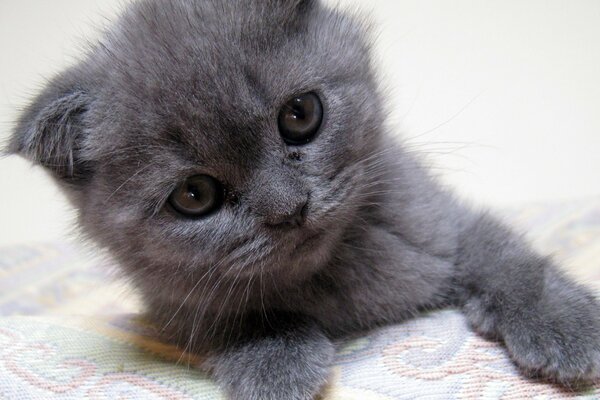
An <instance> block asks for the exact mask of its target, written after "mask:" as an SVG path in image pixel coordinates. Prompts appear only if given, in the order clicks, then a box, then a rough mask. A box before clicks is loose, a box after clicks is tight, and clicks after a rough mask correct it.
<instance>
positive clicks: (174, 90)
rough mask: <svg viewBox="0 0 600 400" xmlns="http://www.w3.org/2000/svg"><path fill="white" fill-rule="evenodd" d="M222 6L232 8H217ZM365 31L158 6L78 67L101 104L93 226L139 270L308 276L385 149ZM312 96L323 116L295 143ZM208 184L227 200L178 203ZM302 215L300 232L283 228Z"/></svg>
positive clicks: (259, 7)
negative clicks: (295, 110) (298, 107)
mask: <svg viewBox="0 0 600 400" xmlns="http://www.w3.org/2000/svg"><path fill="white" fill-rule="evenodd" d="M217 3H218V4H217ZM361 35H362V27H361V26H360V24H358V23H357V22H356V21H354V20H351V19H349V18H348V17H346V16H342V15H340V14H338V13H336V12H334V11H331V10H326V9H325V8H323V7H322V6H321V5H320V4H318V3H316V2H313V1H275V0H271V1H269V0H253V1H233V2H214V3H213V2H210V1H209V2H207V1H200V0H198V1H174V2H162V1H147V2H142V3H139V4H136V5H134V6H132V7H131V8H130V9H129V11H128V12H127V13H126V14H125V16H124V17H123V18H122V20H121V21H120V22H119V24H118V25H117V29H115V30H114V31H113V32H112V33H110V34H109V35H108V36H107V37H106V39H105V40H104V41H103V43H102V45H100V46H98V47H96V48H95V49H93V51H92V52H91V53H90V55H89V56H88V59H87V60H86V61H85V62H84V63H83V64H81V65H80V66H78V67H77V68H76V74H75V75H79V76H81V78H80V79H79V81H78V84H79V85H80V86H82V87H83V91H84V92H85V93H86V94H87V95H88V96H90V97H91V99H92V100H91V101H90V104H88V105H87V106H86V108H85V113H83V115H82V118H84V123H83V125H85V129H86V131H85V135H83V138H82V139H81V144H80V145H79V147H78V154H80V157H81V158H82V159H84V160H85V163H86V165H91V166H92V167H91V168H93V173H91V174H90V176H89V177H88V179H86V181H85V183H84V184H80V185H79V186H78V187H76V190H75V194H74V195H73V198H74V199H75V202H76V204H77V205H78V206H79V208H80V209H81V213H80V220H81V224H82V226H83V227H84V230H85V231H86V232H87V233H88V234H89V235H90V236H92V237H93V238H94V239H96V240H98V241H99V242H100V243H101V244H103V245H104V246H107V247H108V248H110V249H111V250H113V252H114V253H115V254H116V255H117V257H119V258H121V260H122V261H124V262H125V263H128V264H130V265H131V264H136V265H138V266H139V268H145V270H146V271H147V272H148V273H149V274H151V273H154V272H156V273H157V274H162V275H163V277H164V273H165V266H169V267H170V268H173V269H175V268H177V269H178V270H187V271H207V270H208V269H211V268H212V269H214V270H216V271H218V273H222V274H225V275H231V276H244V275H246V276H252V275H253V274H255V273H256V272H257V271H258V270H259V269H262V270H265V269H266V270H272V271H280V273H281V274H283V275H284V276H288V277H289V276H292V275H295V274H296V275H297V274H301V273H303V271H304V272H309V271H310V270H311V269H314V268H318V266H320V265H322V264H323V263H324V262H325V261H326V260H327V259H328V258H329V256H330V250H331V247H332V246H333V245H334V244H335V242H336V241H338V240H339V238H340V236H341V235H342V232H343V230H344V227H345V226H346V224H348V223H349V222H350V221H351V220H352V219H353V214H354V213H355V212H356V209H357V207H358V206H359V203H360V202H359V201H357V199H358V198H362V197H361V192H364V190H366V188H368V184H369V182H368V180H367V179H366V178H365V177H364V176H363V170H364V169H365V168H366V167H367V166H368V160H369V156H370V155H371V154H372V152H373V151H374V149H375V148H377V146H376V143H377V141H378V129H379V128H378V127H379V125H380V120H381V117H380V115H379V111H378V110H379V109H380V107H379V104H378V103H379V99H378V97H377V94H376V90H375V85H374V83H373V79H372V76H371V72H370V69H369V59H368V54H367V46H366V43H363V41H362V40H363V39H362V38H361ZM305 93H314V94H315V95H316V96H317V97H318V98H319V99H320V102H321V103H322V107H323V120H322V122H321V124H320V127H319V130H318V132H317V134H316V135H315V136H314V138H312V140H311V141H310V142H308V143H303V144H301V145H294V144H287V143H286V141H285V140H284V138H283V137H282V134H281V130H280V127H279V126H278V115H279V113H280V111H281V109H282V107H284V106H285V104H286V103H287V102H288V101H290V99H293V98H294V97H296V96H299V95H302V94H305ZM196 175H206V176H210V177H212V178H214V179H216V181H218V182H219V183H220V185H222V187H223V189H224V196H223V203H222V205H220V207H218V208H217V209H216V210H215V211H213V212H211V213H209V214H208V215H205V216H202V217H199V218H187V217H186V216H184V215H182V214H181V213H178V212H176V211H175V210H174V209H173V207H172V206H170V205H169V197H170V195H171V193H173V191H174V190H176V189H177V187H178V185H180V184H181V183H182V182H184V181H185V180H186V179H187V178H189V177H192V176H196ZM299 206H303V211H302V213H303V216H304V222H303V224H302V225H301V226H290V224H273V223H272V222H273V221H277V220H278V218H280V216H282V215H287V214H290V213H293V211H294V209H296V208H297V207H299Z"/></svg>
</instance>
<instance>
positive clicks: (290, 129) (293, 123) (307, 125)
mask: <svg viewBox="0 0 600 400" xmlns="http://www.w3.org/2000/svg"><path fill="white" fill-rule="evenodd" d="M322 121H323V105H322V104H321V100H319V97H318V96H317V95H316V94H314V93H312V92H311V93H305V94H302V95H300V96H297V97H294V98H293V99H291V100H290V101H288V102H287V103H285V105H284V106H283V107H282V108H281V111H279V118H278V121H277V122H278V124H279V133H281V136H282V137H283V140H284V141H285V142H286V143H287V144H291V145H302V144H306V143H308V142H310V141H311V140H312V138H313V137H314V136H315V135H316V134H317V132H318V131H319V128H320V126H321V122H322Z"/></svg>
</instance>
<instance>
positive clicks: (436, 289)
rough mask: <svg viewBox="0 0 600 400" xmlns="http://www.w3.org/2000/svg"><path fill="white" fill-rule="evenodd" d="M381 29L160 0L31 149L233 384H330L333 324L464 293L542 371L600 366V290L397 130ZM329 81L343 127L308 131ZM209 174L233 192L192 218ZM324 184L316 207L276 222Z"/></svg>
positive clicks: (67, 93) (468, 306)
mask: <svg viewBox="0 0 600 400" xmlns="http://www.w3.org/2000/svg"><path fill="white" fill-rule="evenodd" d="M367 29H368V27H367V24H366V23H365V21H363V20H362V19H360V18H358V17H355V16H349V15H346V14H343V13H341V12H340V11H337V10H334V9H329V8H326V7H325V6H323V5H321V4H320V3H319V2H318V1H311V0H295V1H294V0H247V1H246V0H244V1H243V0H234V1H230V0H227V1H225V0H188V1H184V0H173V1H168V2H167V1H159V0H148V1H141V2H138V3H136V4H134V5H132V6H131V7H129V8H128V10H127V11H126V12H125V13H124V15H123V16H122V17H121V18H120V19H119V20H118V22H117V23H116V24H115V26H114V27H113V28H112V29H111V30H110V31H109V32H107V33H106V35H105V37H104V39H103V40H102V41H101V42H100V43H99V44H97V45H95V46H94V47H92V48H91V49H90V51H89V52H88V54H87V55H86V56H85V58H84V59H83V60H82V61H81V62H80V63H79V64H77V65H76V66H74V67H73V68H71V69H69V70H68V71H65V72H64V73H62V74H60V75H59V76H57V77H55V79H54V80H53V81H52V82H51V83H50V84H49V85H48V86H47V88H46V89H45V91H44V92H43V93H42V94H41V95H40V96H39V97H38V98H37V99H36V100H35V101H34V102H33V103H32V105H31V106H30V107H29V109H28V110H26V112H25V113H24V114H23V116H22V118H21V120H20V123H19V124H18V126H17V129H16V130H15V133H14V136H13V139H12V143H11V150H12V152H14V153H19V154H21V155H23V156H25V157H27V158H29V159H31V160H32V161H34V162H36V163H39V164H41V165H43V166H45V167H46V168H47V169H48V170H49V171H51V173H53V175H54V176H55V177H56V179H57V181H58V182H59V183H60V184H61V185H62V186H63V187H64V188H65V190H66V191H67V193H68V194H69V196H70V199H71V200H72V201H73V203H74V204H75V206H76V207H77V209H78V210H79V223H80V225H81V227H82V228H83V229H82V230H83V232H84V233H85V234H86V235H87V236H88V237H89V238H91V239H93V240H94V241H95V242H96V243H98V244H100V245H101V246H103V247H105V248H107V249H108V250H109V251H110V252H111V253H112V254H113V255H114V256H115V257H116V258H117V259H118V260H119V262H120V263H121V264H122V267H123V268H124V270H125V271H126V272H127V274H128V275H129V277H130V278H131V279H132V281H133V282H134V283H135V284H136V285H137V286H138V287H139V288H140V289H141V292H142V293H143V295H144V297H145V301H146V305H147V312H148V315H149V317H150V318H151V319H152V320H153V321H154V322H155V323H157V324H158V325H159V326H161V327H162V328H163V332H164V334H165V337H167V338H168V339H170V340H173V341H176V342H178V343H179V344H180V345H181V346H182V347H184V348H186V349H188V350H192V351H195V352H201V353H206V354H208V355H209V356H208V358H207V362H206V366H208V367H210V368H211V369H212V370H213V373H214V376H215V378H216V379H217V381H218V382H219V383H220V384H221V385H222V386H223V387H224V389H225V390H227V392H228V393H229V395H230V397H231V398H232V399H245V400H247V399H250V400H253V399H254V400H264V399H298V400H300V399H304V400H308V399H312V398H314V396H315V395H316V394H317V393H318V392H319V390H320V388H321V387H322V385H323V384H324V383H325V382H326V380H327V374H328V366H329V364H330V362H331V360H332V356H333V346H332V343H331V340H332V339H335V338H338V337H340V336H344V335H347V334H351V333H356V332H359V331H362V330H367V329H371V328H373V327H376V326H380V325H383V324H390V323H395V322H399V321H402V320H403V319H405V318H408V317H411V316H413V315H415V314H416V313H418V312H419V311H420V310H423V309H432V308H437V307H444V306H450V305H458V306H461V307H463V308H464V310H465V313H466V315H467V317H468V318H469V320H470V321H471V323H472V324H473V326H474V328H475V329H476V330H478V331H480V332H481V333H483V334H485V335H487V336H489V337H493V338H496V339H499V340H503V341H504V342H505V343H506V345H507V347H508V350H509V352H510V354H511V355H512V357H513V358H514V360H515V362H516V364H517V365H519V366H520V367H521V368H522V369H523V370H524V371H526V372H527V373H531V374H535V375H540V376H542V377H545V378H550V379H552V380H555V381H558V382H561V383H565V384H571V383H574V382H579V381H583V382H589V381H592V380H594V379H596V378H598V377H599V376H600V318H599V315H598V310H599V309H598V303H597V302H596V300H595V299H594V298H593V297H592V296H591V295H590V293H589V292H588V291H587V290H586V289H585V288H583V287H580V286H578V285H576V284H575V283H573V282H571V281H570V280H568V279H567V278H565V277H564V276H563V275H562V274H561V273H560V272H558V270H557V268H556V267H555V266H554V265H553V264H552V262H551V261H550V260H549V259H547V258H544V257H541V256H539V255H537V254H536V253H535V252H534V251H533V250H532V249H531V248H530V247H529V245H528V244H527V243H526V242H525V241H524V240H523V239H522V238H521V237H520V236H519V235H517V234H515V233H513V232H512V231H511V230H510V229H509V228H507V227H506V226H504V225H503V224H502V223H500V222H498V221H497V220H496V219H494V218H493V217H491V216H489V215H487V214H485V213H480V212H476V211H473V210H471V209H469V208H468V207H466V206H464V205H462V204H461V203H459V202H458V201H457V200H456V199H455V198H454V197H453V195H452V194H450V193H448V192H446V191H445V190H444V189H442V188H441V187H440V186H439V185H438V184H437V183H436V182H435V180H434V179H432V177H431V176H430V175H429V174H428V172H427V171H426V170H425V169H424V168H423V167H422V166H421V164H420V163H419V161H418V160H417V159H415V158H414V156H413V155H412V153H410V152H408V151H406V150H405V149H403V147H402V145H401V144H399V143H397V142H396V141H395V139H393V138H392V137H393V136H392V135H391V134H390V133H389V132H386V130H385V129H384V128H383V126H384V124H383V122H384V119H385V115H384V114H385V113H384V112H383V109H384V108H383V101H384V100H383V99H382V97H381V95H380V92H379V90H378V87H377V82H376V80H375V76H374V73H373V69H372V67H371V60H370V58H369V43H368V39H367V35H366V34H365V31H366V30H367ZM307 91H314V92H316V93H318V95H319V96H320V97H321V100H322V102H323V104H324V108H325V113H326V116H325V120H324V122H323V125H322V128H321V132H320V133H319V135H318V136H317V137H316V138H315V140H314V141H312V142H311V143H309V144H307V145H304V146H298V147H294V146H287V145H286V144H285V143H284V142H283V140H282V139H281V137H280V134H279V132H278V129H277V113H278V110H279V108H280V107H281V105H282V104H283V103H285V102H286V101H287V100H288V99H289V98H290V97H292V96H293V95H297V94H300V93H304V92H307ZM198 173H205V174H209V175H212V176H214V177H216V178H218V179H219V180H221V181H222V182H224V183H225V185H226V187H227V188H228V193H229V194H230V195H229V196H228V198H227V199H226V204H225V206H224V207H223V208H222V209H221V210H219V211H218V212H216V213H213V214H211V215H210V216H208V217H205V218H202V219H199V220H198V219H196V220H190V219H185V218H182V217H181V216H178V215H176V214H175V213H173V212H172V211H171V210H170V209H169V207H167V206H165V204H166V201H167V198H168V197H169V194H170V193H171V192H172V191H173V189H174V188H175V187H176V186H177V184H178V183H179V182H181V181H182V180H183V179H185V178H186V177H188V176H191V175H194V174H198ZM307 199H308V206H307V209H306V216H305V218H306V221H305V223H304V224H303V225H302V226H300V227H290V226H289V225H282V224H277V223H275V224H274V223H273V222H274V221H275V222H277V221H281V220H282V218H284V219H285V218H286V217H285V216H289V215H292V214H294V213H295V210H296V209H297V207H298V205H299V204H304V202H306V200H307Z"/></svg>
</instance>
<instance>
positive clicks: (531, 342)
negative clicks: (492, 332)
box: [504, 297, 600, 385]
mask: <svg viewBox="0 0 600 400" xmlns="http://www.w3.org/2000/svg"><path fill="white" fill-rule="evenodd" d="M553 306H554V307H557V308H547V310H548V311H547V312H539V313H537V314H536V315H535V316H534V315H533V314H530V316H531V318H524V319H523V320H518V319H519V318H514V320H513V321H511V324H510V328H509V329H507V330H506V331H505V333H504V342H505V343H506V346H507V348H508V350H509V352H510V354H511V356H512V358H513V360H514V361H515V363H516V364H517V365H518V366H519V367H520V368H521V369H522V370H523V371H524V372H525V373H526V374H528V375H530V376H533V377H540V378H546V379H550V380H552V381H555V382H557V383H560V384H563V385H580V384H589V383H594V382H597V381H600V307H598V303H597V302H596V301H595V300H593V299H591V298H585V297H579V298H577V299H566V300H565V302H564V303H562V304H553Z"/></svg>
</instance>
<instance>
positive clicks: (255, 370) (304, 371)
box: [209, 315, 335, 400]
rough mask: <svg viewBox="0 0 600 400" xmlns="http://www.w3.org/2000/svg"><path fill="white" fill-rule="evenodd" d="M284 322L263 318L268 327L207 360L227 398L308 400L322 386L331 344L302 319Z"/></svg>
mask: <svg viewBox="0 0 600 400" xmlns="http://www.w3.org/2000/svg"><path fill="white" fill-rule="evenodd" d="M284 319H285V321H282V319H281V318H277V316H269V321H268V322H267V321H265V324H266V325H268V329H265V330H264V331H262V332H261V333H260V334H258V335H256V334H254V333H253V334H252V336H251V337H248V338H245V339H243V340H239V341H237V342H236V343H235V344H233V345H230V346H227V347H226V348H225V350H223V351H221V352H219V353H218V354H216V355H214V356H212V358H211V359H210V360H209V363H210V367H211V369H212V372H213V376H214V377H215V379H216V381H217V383H218V384H219V385H221V386H222V387H223V388H224V390H225V391H226V393H227V394H228V396H229V398H230V399H231V400H312V399H314V398H315V397H316V396H317V395H318V394H319V392H320V390H321V389H322V388H323V386H324V385H325V383H326V382H327V377H328V373H329V367H330V366H331V363H332V360H333V357H334V353H335V351H334V346H333V344H332V343H331V341H330V340H329V339H328V338H327V337H326V336H325V335H324V334H323V333H322V332H321V330H320V329H319V328H318V327H317V325H316V324H314V323H311V322H310V321H307V320H303V318H302V317H299V318H298V317H294V316H291V317H290V316H289V315H288V316H285V317H284ZM261 330H262V329H261ZM250 331H254V329H251V330H250Z"/></svg>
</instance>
